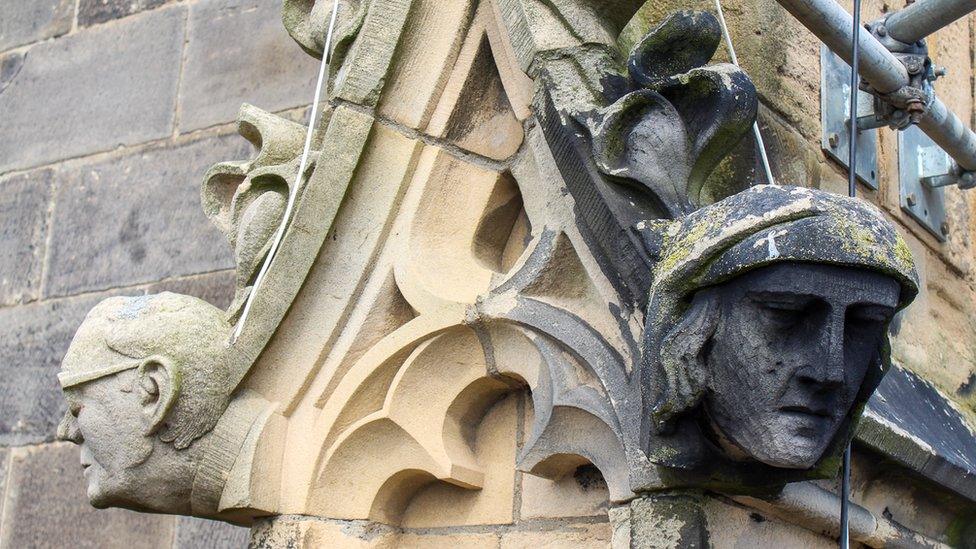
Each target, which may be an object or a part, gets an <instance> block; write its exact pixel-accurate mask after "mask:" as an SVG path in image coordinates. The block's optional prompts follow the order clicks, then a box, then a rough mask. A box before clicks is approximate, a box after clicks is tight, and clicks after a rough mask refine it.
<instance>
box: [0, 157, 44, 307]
mask: <svg viewBox="0 0 976 549" xmlns="http://www.w3.org/2000/svg"><path fill="white" fill-rule="evenodd" d="M53 180H54V175H53V172H52V171H51V170H47V169H45V170H37V171H33V172H29V173H26V174H21V175H17V176H14V177H9V178H6V179H0V306H2V305H9V304H11V303H18V302H23V301H29V300H31V299H33V298H36V297H37V292H38V286H40V282H41V269H42V266H43V262H44V249H45V248H44V246H45V241H46V238H47V232H48V204H49V202H50V198H51V191H52V184H53Z"/></svg>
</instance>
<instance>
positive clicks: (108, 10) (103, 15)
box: [78, 0, 173, 27]
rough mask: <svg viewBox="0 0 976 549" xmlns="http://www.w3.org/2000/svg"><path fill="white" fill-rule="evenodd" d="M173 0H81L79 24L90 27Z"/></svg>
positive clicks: (79, 4)
mask: <svg viewBox="0 0 976 549" xmlns="http://www.w3.org/2000/svg"><path fill="white" fill-rule="evenodd" d="M172 1H173V0H80V1H79V3H78V26H79V27H89V26H91V25H97V24H99V23H104V22H106V21H111V20H112V19H122V18H123V17H127V16H129V15H132V14H134V13H138V12H140V11H143V10H151V9H153V8H158V7H160V6H162V5H163V4H166V3H168V2H172Z"/></svg>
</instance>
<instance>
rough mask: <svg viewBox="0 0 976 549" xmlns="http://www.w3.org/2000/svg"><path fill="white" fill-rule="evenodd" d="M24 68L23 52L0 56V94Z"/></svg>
mask: <svg viewBox="0 0 976 549" xmlns="http://www.w3.org/2000/svg"><path fill="white" fill-rule="evenodd" d="M23 67H24V52H22V51H14V52H9V53H5V54H3V55H0V93H3V90H5V89H7V86H8V85H10V83H11V82H12V81H13V79H14V78H16V77H17V75H18V74H20V69H22V68H23Z"/></svg>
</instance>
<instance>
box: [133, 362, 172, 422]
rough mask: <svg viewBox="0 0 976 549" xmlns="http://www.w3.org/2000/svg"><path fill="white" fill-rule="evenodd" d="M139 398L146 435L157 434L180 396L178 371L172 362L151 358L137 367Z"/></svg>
mask: <svg viewBox="0 0 976 549" xmlns="http://www.w3.org/2000/svg"><path fill="white" fill-rule="evenodd" d="M138 372H139V388H138V392H139V396H140V399H141V401H142V413H143V417H144V418H145V420H146V434H147V435H151V434H153V433H155V432H157V431H158V430H159V429H160V428H161V427H162V426H163V423H164V422H165V421H166V418H167V416H169V412H170V410H172V408H173V405H174V404H176V399H177V398H179V394H180V377H181V376H180V371H179V367H178V366H177V365H176V364H175V363H173V361H172V360H170V359H168V358H166V357H162V356H152V357H149V358H147V359H145V360H144V361H143V362H142V364H140V365H139V369H138Z"/></svg>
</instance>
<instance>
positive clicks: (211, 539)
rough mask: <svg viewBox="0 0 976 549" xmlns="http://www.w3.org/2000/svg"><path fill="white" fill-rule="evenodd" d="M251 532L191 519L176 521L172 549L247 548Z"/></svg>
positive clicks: (185, 518)
mask: <svg viewBox="0 0 976 549" xmlns="http://www.w3.org/2000/svg"><path fill="white" fill-rule="evenodd" d="M250 540H251V530H250V529H248V528H242V527H240V526H234V525H233V524H227V523H225V522H217V521H213V520H204V519H198V518H192V517H179V518H177V519H176V534H175V535H174V537H173V549H240V548H241V547H247V545H248V543H249V542H250Z"/></svg>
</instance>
